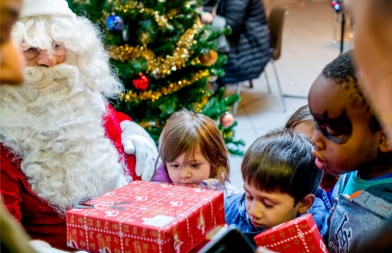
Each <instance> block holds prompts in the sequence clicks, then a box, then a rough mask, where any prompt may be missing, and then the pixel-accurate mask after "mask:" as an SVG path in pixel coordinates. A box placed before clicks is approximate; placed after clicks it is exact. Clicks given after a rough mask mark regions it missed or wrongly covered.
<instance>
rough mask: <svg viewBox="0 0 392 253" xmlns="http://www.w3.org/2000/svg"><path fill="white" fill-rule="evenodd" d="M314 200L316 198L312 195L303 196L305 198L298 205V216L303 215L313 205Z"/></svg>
mask: <svg viewBox="0 0 392 253" xmlns="http://www.w3.org/2000/svg"><path fill="white" fill-rule="evenodd" d="M315 199H316V197H315V196H314V194H311V193H309V194H308V195H306V196H305V198H303V199H302V200H301V201H300V202H299V203H298V204H299V207H298V213H300V214H304V213H306V212H307V211H308V210H309V209H310V208H311V207H312V205H313V203H314V200H315Z"/></svg>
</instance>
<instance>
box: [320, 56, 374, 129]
mask: <svg viewBox="0 0 392 253" xmlns="http://www.w3.org/2000/svg"><path fill="white" fill-rule="evenodd" d="M322 74H323V75H324V76H325V77H326V78H331V79H333V80H334V81H335V82H336V84H338V85H344V90H346V91H350V90H351V92H350V93H351V94H350V96H349V98H350V99H351V101H352V106H354V107H358V106H362V107H363V108H364V109H365V110H366V111H367V112H369V116H370V119H369V127H370V129H371V130H372V132H373V133H374V132H376V131H379V130H380V129H381V126H380V124H379V122H378V120H377V118H376V116H375V115H374V113H373V111H372V110H371V108H370V105H369V103H368V101H367V99H366V97H365V96H364V94H363V92H362V90H361V87H360V85H359V81H358V78H357V73H356V66H355V64H354V61H353V59H352V51H348V52H346V53H344V54H341V55H339V56H338V57H337V58H336V59H334V60H333V61H332V62H331V63H329V64H328V65H327V66H325V68H324V69H323V71H322Z"/></svg>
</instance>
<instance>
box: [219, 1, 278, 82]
mask: <svg viewBox="0 0 392 253" xmlns="http://www.w3.org/2000/svg"><path fill="white" fill-rule="evenodd" d="M217 15H218V16H222V17H224V18H225V19H226V25H228V26H230V27H231V29H232V33H231V35H228V40H229V42H230V53H229V54H228V63H227V64H226V65H225V66H224V70H225V76H224V77H223V78H222V79H221V80H220V83H222V84H226V83H237V82H241V81H246V80H252V79H255V78H258V77H259V76H260V74H261V72H262V71H263V70H264V68H265V65H266V64H267V63H268V61H269V59H270V58H271V55H272V46H271V40H270V33H269V28H268V23H267V18H266V14H265V10H264V5H263V2H262V1H261V0H221V2H220V4H219V7H218V10H217Z"/></svg>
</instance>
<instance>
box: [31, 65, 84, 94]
mask: <svg viewBox="0 0 392 253" xmlns="http://www.w3.org/2000/svg"><path fill="white" fill-rule="evenodd" d="M24 76H25V82H24V84H25V85H26V86H28V87H30V88H34V89H44V88H47V87H48V86H50V85H52V84H53V83H60V84H64V85H70V86H73V87H74V86H77V85H78V83H80V80H79V79H80V78H79V77H80V72H79V70H78V68H77V67H75V66H72V65H68V64H59V65H56V66H54V67H49V68H48V67H36V66H34V67H26V69H25V71H24Z"/></svg>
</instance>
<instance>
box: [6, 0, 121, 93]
mask: <svg viewBox="0 0 392 253" xmlns="http://www.w3.org/2000/svg"><path fill="white" fill-rule="evenodd" d="M12 36H13V39H14V40H15V42H16V43H17V44H18V45H19V46H20V47H21V48H22V49H27V48H29V47H35V48H39V49H43V50H45V49H46V50H48V52H49V54H51V53H53V52H52V51H53V50H52V45H53V43H54V42H55V43H60V44H62V45H64V47H65V48H66V49H67V51H68V53H67V56H66V61H65V63H67V64H70V65H74V66H76V67H78V68H79V70H80V71H81V72H82V73H83V76H84V78H86V79H87V80H83V81H84V82H85V83H86V84H87V87H88V88H91V89H93V90H98V91H100V92H101V93H102V94H103V95H104V96H105V97H107V98H116V97H118V95H119V94H120V93H121V92H122V91H123V86H122V84H121V83H120V82H119V79H118V77H117V75H116V73H115V71H114V68H113V67H112V66H110V64H108V62H109V57H108V54H107V52H106V50H105V49H104V46H103V44H102V33H101V31H100V30H99V28H98V26H97V25H94V24H93V23H92V22H91V21H90V20H88V19H87V18H86V17H82V16H76V15H75V14H74V13H73V12H72V11H71V10H70V9H69V8H68V5H67V2H66V1H65V0H25V1H24V7H23V9H22V12H21V16H20V19H19V22H17V23H16V25H15V26H14V29H13V32H12Z"/></svg>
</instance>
